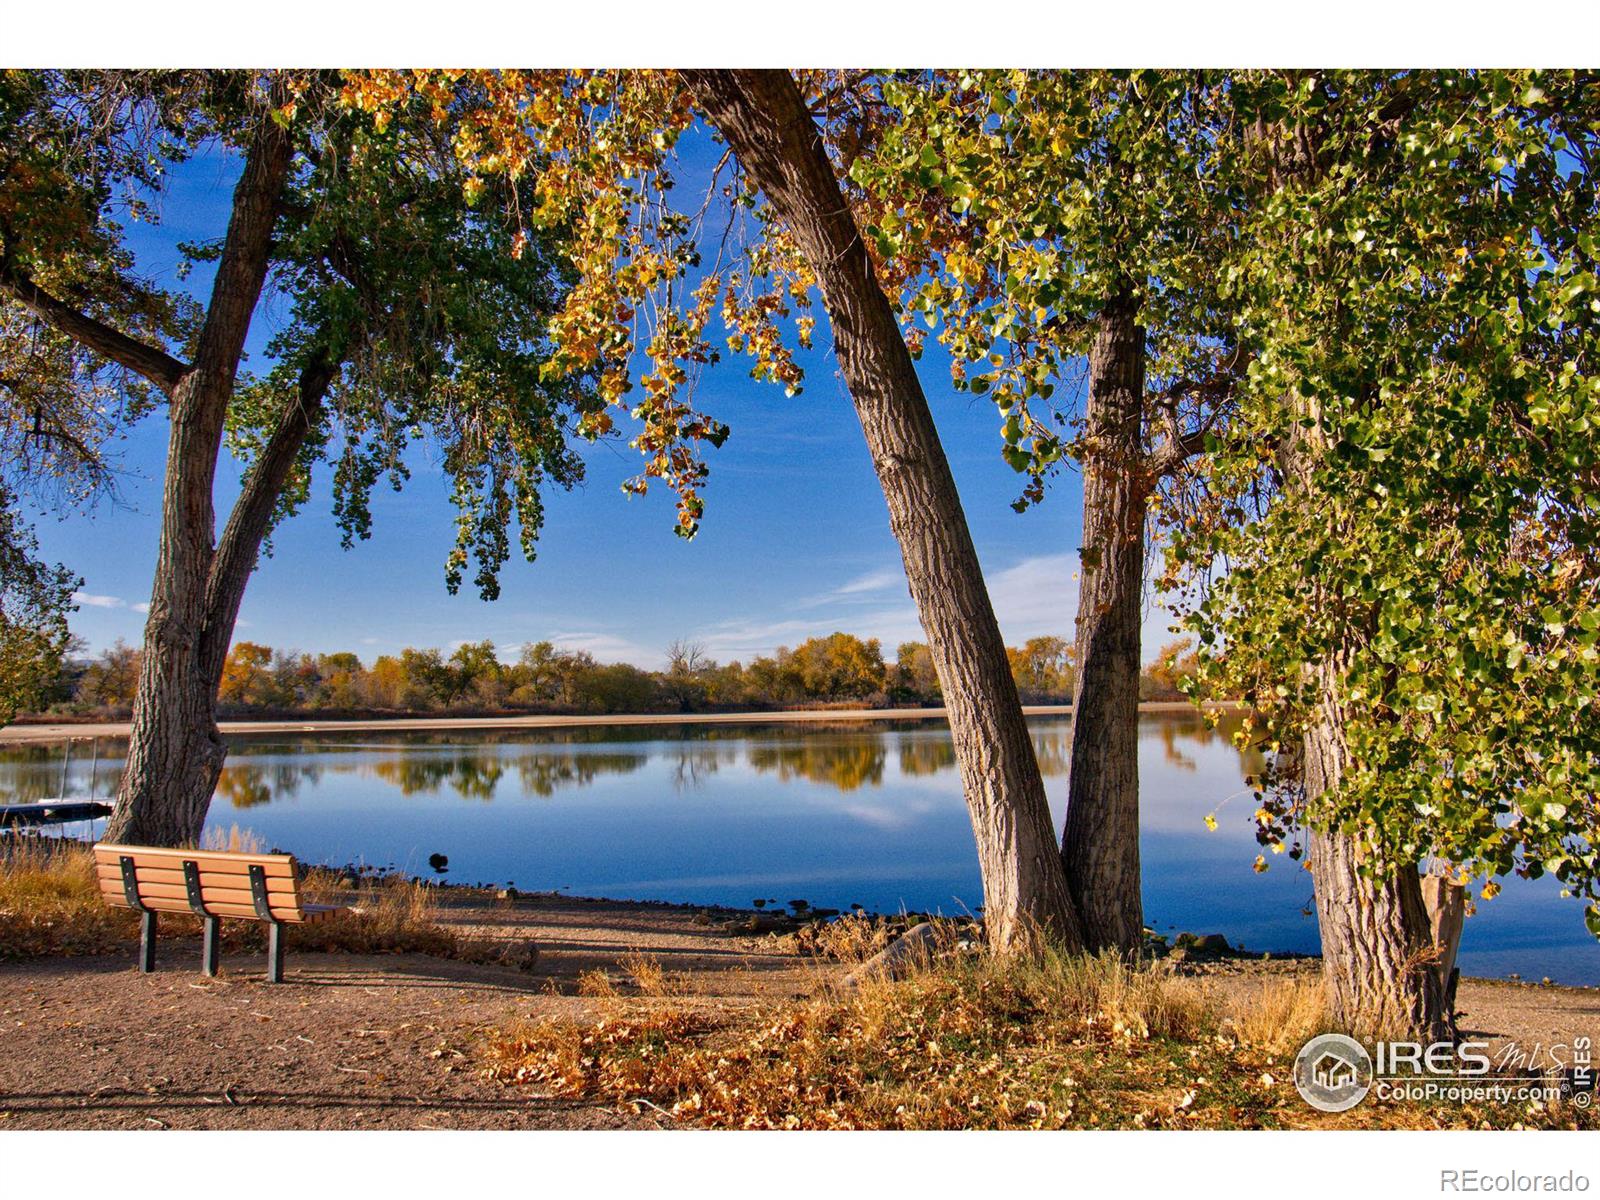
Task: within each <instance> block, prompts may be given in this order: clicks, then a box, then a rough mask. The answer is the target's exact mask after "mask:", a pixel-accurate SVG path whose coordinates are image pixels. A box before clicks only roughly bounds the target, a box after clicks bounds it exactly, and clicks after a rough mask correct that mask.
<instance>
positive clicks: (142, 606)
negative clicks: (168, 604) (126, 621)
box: [128, 600, 150, 616]
mask: <svg viewBox="0 0 1600 1200" xmlns="http://www.w3.org/2000/svg"><path fill="white" fill-rule="evenodd" d="M128 607H129V608H131V609H133V611H134V612H136V613H139V614H141V615H143V616H149V615H150V603H149V601H147V600H141V601H139V603H137V604H130V605H129V606H128Z"/></svg>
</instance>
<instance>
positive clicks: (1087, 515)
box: [1061, 291, 1149, 954]
mask: <svg viewBox="0 0 1600 1200" xmlns="http://www.w3.org/2000/svg"><path fill="white" fill-rule="evenodd" d="M1144 365H1145V345H1144V330H1143V329H1142V328H1141V327H1140V326H1139V324H1138V319H1137V307H1136V304H1135V302H1134V300H1133V297H1132V296H1131V295H1130V294H1128V293H1127V292H1126V291H1125V292H1123V293H1122V294H1120V295H1118V296H1117V297H1116V298H1115V299H1113V300H1112V301H1111V302H1110V303H1108V304H1107V305H1106V307H1105V310H1104V311H1103V312H1101V314H1100V315H1099V317H1098V318H1097V319H1096V325H1095V335H1094V343H1093V345H1092V347H1091V349H1090V352H1089V400H1088V413H1087V417H1088V437H1089V444H1088V454H1087V455H1086V456H1085V458H1084V465H1083V546H1082V548H1081V549H1080V551H1079V555H1080V558H1081V561H1082V568H1081V571H1080V573H1079V591H1078V628H1077V659H1078V662H1077V681H1076V683H1075V684H1074V685H1073V696H1072V762H1071V767H1070V774H1069V778H1068V784H1067V822H1066V830H1065V832H1064V834H1063V836H1062V839H1061V860H1062V863H1063V865H1064V866H1065V868H1066V875H1067V886H1068V887H1069V888H1070V889H1071V891H1072V898H1073V900H1074V901H1076V902H1077V906H1078V914H1079V916H1080V918H1081V919H1082V921H1083V931H1084V940H1085V942H1086V943H1087V945H1088V947H1089V948H1090V949H1091V950H1101V949H1111V950H1118V951H1121V952H1122V953H1125V954H1132V953H1134V952H1136V951H1137V950H1138V948H1139V946H1140V943H1141V941H1142V940H1143V936H1144V903H1143V897H1142V896H1141V894H1140V878H1139V661H1140V646H1139V626H1140V608H1141V601H1142V598H1143V586H1144V521H1145V502H1146V499H1147V497H1148V495H1149V481H1148V479H1147V477H1146V471H1145V465H1146V464H1145V458H1144V445H1143V429H1142V423H1143V422H1142V418H1143V409H1144Z"/></svg>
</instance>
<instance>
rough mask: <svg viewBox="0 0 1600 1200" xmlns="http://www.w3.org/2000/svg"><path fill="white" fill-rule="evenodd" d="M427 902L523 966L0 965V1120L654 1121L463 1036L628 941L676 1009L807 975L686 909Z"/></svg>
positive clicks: (614, 973)
mask: <svg viewBox="0 0 1600 1200" xmlns="http://www.w3.org/2000/svg"><path fill="white" fill-rule="evenodd" d="M446 917H447V919H449V920H452V921H458V922H462V923H467V922H473V923H475V924H478V925H479V926H480V928H481V927H482V925H483V924H484V923H485V922H488V923H491V924H492V926H493V929H494V932H495V933H496V934H498V935H499V936H503V937H507V938H517V939H522V940H524V941H525V940H526V939H527V938H528V937H530V936H531V937H532V938H534V939H535V940H536V941H537V943H538V946H539V950H540V954H539V960H538V963H537V965H536V967H535V968H534V969H533V970H532V971H529V972H524V971H520V970H516V969H513V968H509V967H499V966H478V965H472V964H467V963H460V962H454V961H446V960H441V959H434V958H428V957H426V956H422V955H391V956H374V957H362V956H354V955H347V954H339V955H334V954H293V953H291V955H290V957H289V963H288V976H287V979H286V981H285V982H284V983H283V984H279V985H276V986H273V985H268V984H267V983H266V982H265V979H264V977H263V968H262V964H261V963H260V962H259V961H255V960H253V959H250V958H229V959H225V960H224V964H223V973H222V975H221V976H219V977H218V978H216V979H206V978H205V977H204V976H202V975H201V974H199V972H198V971H197V969H196V967H197V964H198V961H199V946H198V943H197V942H195V941H191V940H185V939H174V940H172V941H167V940H163V941H162V942H161V943H160V960H159V961H158V963H157V970H156V971H155V973H154V974H151V975H141V974H139V973H138V972H137V971H135V970H133V969H132V953H131V951H130V953H129V954H127V955H117V956H114V957H95V958H52V959H42V960H37V961H32V962H24V963H7V964H3V965H0V1046H3V1050H0V1130H5V1129H73V1128H76V1129H83V1128H91V1129H164V1128H172V1129H388V1128H394V1129H439V1128H470V1129H520V1128H555V1129H561V1128H616V1127H627V1126H641V1127H653V1126H654V1125H655V1122H654V1121H653V1120H651V1119H649V1118H648V1117H635V1116H631V1115H628V1114H619V1113H617V1112H615V1111H613V1110H611V1109H609V1108H595V1107H588V1106H583V1105H575V1104H568V1103H562V1102H558V1101H538V1100H528V1099H526V1098H525V1097H523V1096H521V1095H520V1094H517V1093H514V1092H511V1091H509V1090H508V1089H506V1088H504V1087H502V1086H500V1085H498V1084H494V1083H491V1082H489V1081H487V1080H485V1079H484V1078H483V1077H482V1074H481V1072H480V1071H479V1070H478V1066H477V1063H476V1061H475V1060H474V1044H475V1039H476V1038H477V1037H478V1036H479V1031H480V1030H482V1029H483V1028H485V1027H489V1026H495V1025H502V1024H504V1023H506V1022H508V1021H510V1020H513V1019H516V1018H518V1017H530V1016H556V1015H569V1016H576V1015H581V1014H583V1013H585V1012H586V1011H589V1010H591V1009H593V1007H594V1006H595V1004H596V1001H595V1000H593V999H590V998H587V997H584V996H581V995H578V994H576V993H577V990H578V980H579V976H580V975H581V974H582V973H583V972H587V971H593V970H596V969H601V970H605V971H607V973H608V974H609V975H610V977H611V978H612V979H613V980H614V981H616V983H617V985H618V988H619V990H620V991H623V992H626V991H627V990H628V985H627V983H626V976H625V972H624V971H623V970H622V968H621V966H620V965H619V964H620V962H621V960H622V959H623V958H624V957H625V956H626V955H627V954H628V953H629V952H638V953H640V954H643V955H646V956H649V957H651V958H654V959H656V960H658V961H659V962H660V964H661V965H662V967H663V968H664V969H666V970H667V971H668V972H673V973H679V974H681V975H683V976H685V977H687V981H686V982H687V987H688V989H689V991H690V993H691V994H690V995H689V996H687V997H686V998H684V999H683V1000H681V1001H676V1002H677V1003H683V1004H696V1003H705V1004H716V1005H718V1006H729V1005H744V1004H752V1003H755V1002H757V1001H759V1000H762V999H776V998H780V997H788V996H790V995H794V994H796V993H797V992H804V991H808V990H809V989H810V987H811V986H812V984H813V983H814V981H815V974H814V972H815V968H813V967H810V966H809V965H807V964H806V963H803V962H802V961H801V960H798V959H796V958H793V957H790V956H782V957H780V956H776V955H773V954H772V953H770V951H767V950H764V949H763V947H762V945H761V943H759V942H757V941H755V940H747V939H735V938H730V937H728V936H727V935H724V934H721V933H717V932H712V931H710V930H708V929H705V928H703V927H701V926H697V925H695V924H694V923H693V913H692V911H689V910H683V909H664V908H648V907H642V906H637V905H623V904H608V903H603V902H602V903H585V902H581V901H577V902H575V901H569V900H559V901H533V902H523V903H519V904H517V905H515V906H512V907H510V908H499V907H497V908H495V909H491V910H461V911H458V912H454V913H447V914H446Z"/></svg>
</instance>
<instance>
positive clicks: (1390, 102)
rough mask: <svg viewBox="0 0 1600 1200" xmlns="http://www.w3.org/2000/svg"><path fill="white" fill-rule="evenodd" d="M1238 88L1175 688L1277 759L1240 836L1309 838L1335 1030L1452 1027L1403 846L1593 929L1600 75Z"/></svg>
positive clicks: (1259, 82) (1179, 549) (1278, 842)
mask: <svg viewBox="0 0 1600 1200" xmlns="http://www.w3.org/2000/svg"><path fill="white" fill-rule="evenodd" d="M1233 94H1234V96H1235V98H1236V101H1237V103H1238V104H1239V106H1240V111H1241V114H1242V115H1243V116H1244V118H1245V119H1246V121H1247V123H1248V125H1249V126H1250V128H1251V130H1252V133H1253V136H1252V139H1251V141H1252V152H1251V154H1250V156H1249V157H1248V159H1247V160H1245V164H1246V165H1247V166H1248V168H1249V169H1250V171H1252V172H1253V178H1251V179H1250V180H1249V181H1248V186H1249V187H1250V189H1251V193H1252V199H1251V201H1250V209H1251V213H1250V216H1249V218H1248V221H1247V223H1246V225H1245V235H1246V236H1245V237H1243V238H1242V239H1241V242H1240V249H1241V253H1240V254H1239V255H1238V256H1237V258H1236V259H1235V260H1234V261H1233V263H1232V264H1231V265H1230V270H1229V278H1230V281H1231V283H1230V298H1231V299H1232V301H1233V302H1234V303H1236V304H1237V306H1238V310H1239V314H1240V324H1241V326H1242V327H1243V328H1245V329H1246V330H1247V331H1248V333H1247V338H1248V341H1249V343H1250V345H1251V346H1252V347H1253V348H1254V353H1255V360H1254V362H1253V363H1252V365H1251V368H1250V372H1249V377H1248V382H1247V384H1246V385H1245V386H1244V388H1243V389H1242V391H1241V394H1240V397H1239V409H1238V411H1237V412H1236V414H1235V415H1234V419H1233V420H1232V421H1231V422H1230V423H1229V425H1228V427H1227V428H1226V429H1225V430H1222V431H1220V433H1219V435H1218V436H1217V437H1216V439H1215V445H1214V447H1213V453H1212V454H1211V456H1210V458H1211V462H1212V474H1211V492H1210V502H1209V503H1208V504H1206V505H1204V506H1202V507H1200V508H1199V509H1197V510H1196V511H1195V513H1194V514H1192V516H1193V519H1192V520H1191V521H1189V522H1188V523H1187V528H1186V529H1185V531H1183V532H1182V533H1180V535H1179V537H1178V539H1177V543H1176V547H1175V550H1176V554H1175V561H1176V562H1178V563H1179V564H1180V565H1182V566H1183V567H1185V568H1186V569H1189V570H1191V571H1193V572H1194V574H1195V576H1196V577H1197V578H1198V579H1199V580H1200V581H1202V583H1203V584H1205V586H1204V587H1203V588H1202V589H1201V594H1200V597H1199V603H1198V607H1197V609H1196V611H1195V613H1194V614H1193V617H1192V620H1191V623H1192V625H1193V627H1194V628H1195V629H1196V630H1197V631H1198V632H1199V634H1200V636H1201V640H1202V646H1201V658H1200V667H1201V669H1200V677H1199V682H1200V683H1201V684H1202V685H1210V686H1212V687H1214V688H1220V689H1221V690H1222V693H1223V694H1227V695H1243V696H1244V697H1245V698H1246V699H1247V700H1248V701H1249V702H1250V703H1251V705H1252V707H1253V709H1254V714H1253V717H1252V720H1251V724H1252V725H1253V728H1252V729H1250V730H1248V731H1247V736H1249V737H1254V738H1259V739H1262V740H1263V741H1264V743H1265V744H1266V745H1267V746H1268V747H1269V748H1271V749H1273V750H1280V751H1282V752H1283V753H1282V754H1280V755H1279V757H1278V760H1277V765H1276V770H1275V772H1274V773H1272V774H1271V775H1270V776H1269V778H1268V779H1267V781H1266V782H1267V785H1268V786H1267V787H1266V789H1265V791H1264V794H1263V797H1262V802H1261V807H1260V810H1259V812H1258V813H1257V820H1258V822H1259V825H1260V833H1259V837H1260V839H1261V840H1262V841H1263V843H1265V844H1266V845H1268V846H1270V847H1271V849H1272V850H1275V851H1283V850H1285V849H1287V852H1288V853H1289V855H1290V856H1291V857H1299V856H1300V855H1301V854H1302V853H1306V854H1308V858H1309V867H1310V870H1311V872H1312V874H1313V877H1314V881H1315V888H1316V902H1317V914H1318V921H1319V925H1320V928H1321V936H1322V946H1323V963H1324V973H1325V976H1326V979H1327V983H1328V989H1329V995H1330V999H1331V1002H1332V1008H1333V1014H1334V1017H1335V1019H1336V1020H1337V1021H1338V1022H1339V1023H1341V1024H1343V1025H1346V1026H1348V1027H1352V1028H1360V1029H1367V1030H1386V1031H1396V1030H1398V1031H1404V1032H1409V1033H1414V1034H1419V1035H1422V1036H1427V1037H1440V1036H1446V1035H1448V1034H1449V1033H1450V1032H1451V1031H1452V1027H1453V1014H1452V1013H1451V1011H1450V1005H1449V1003H1448V987H1447V981H1446V980H1445V979H1444V978H1442V975H1441V973H1440V972H1439V971H1438V970H1437V969H1436V964H1437V962H1438V960H1439V957H1440V953H1441V949H1442V947H1441V945H1440V941H1439V939H1438V938H1437V937H1436V936H1435V933H1434V931H1433V929H1432V927H1431V924H1430V919H1429V913H1428V911H1427V905H1426V903H1425V900H1424V894H1423V890H1422V876H1421V875H1420V874H1419V864H1424V863H1428V862H1431V863H1432V864H1433V865H1434V868H1435V870H1438V871H1443V872H1445V873H1447V874H1448V875H1449V876H1450V877H1451V878H1452V879H1454V880H1455V881H1457V882H1466V881H1468V880H1469V879H1470V878H1471V877H1473V876H1475V875H1480V874H1482V875H1487V876H1489V877H1490V879H1489V881H1488V882H1487V883H1485V884H1484V885H1483V896H1484V897H1485V899H1488V898H1490V897H1492V896H1493V894H1494V893H1495V891H1497V890H1498V887H1499V885H1498V883H1497V882H1495V879H1494V877H1497V876H1502V875H1505V874H1508V873H1513V872H1514V873H1516V874H1519V875H1524V876H1530V877H1536V876H1539V875H1542V874H1546V873H1550V874H1554V875H1555V876H1557V877H1558V878H1559V879H1560V880H1561V881H1562V883H1563V885H1564V886H1565V889H1566V890H1567V891H1568V892H1571V893H1573V894H1575V895H1577V896H1579V897H1581V898H1583V899H1584V900H1586V901H1587V905H1588V907H1587V915H1588V921H1589V924H1590V927H1591V928H1592V929H1594V930H1595V931H1596V932H1597V933H1600V873H1597V869H1596V868H1597V860H1596V829H1597V824H1600V720H1597V719H1596V711H1595V705H1596V697H1597V690H1600V557H1597V552H1596V546H1597V545H1600V439H1597V438H1596V436H1595V430H1596V428H1597V426H1600V378H1597V377H1596V375H1595V369H1596V365H1597V350H1600V342H1597V337H1596V335H1597V330H1600V274H1597V267H1596V263H1597V249H1600V247H1597V245H1596V235H1595V230H1596V228H1597V217H1600V212H1597V194H1600V193H1597V183H1600V180H1597V176H1596V166H1597V158H1596V156H1597V154H1600V91H1597V89H1596V86H1595V83H1594V80H1593V79H1592V78H1590V77H1587V76H1584V75H1579V74H1571V73H1548V74H1545V73H1539V72H1501V71H1493V72H1456V71H1448V72H1416V73H1403V74H1397V75H1390V74H1377V73H1359V72H1333V73H1245V74H1242V75H1240V76H1239V77H1237V78H1236V79H1235V80H1234V83H1233ZM1224 563H1225V564H1226V566H1227V569H1226V571H1225V572H1221V571H1220V570H1219V568H1220V567H1221V566H1222V565H1223V564H1224ZM1307 835H1308V843H1309V844H1307V840H1306V839H1307ZM1264 862H1265V859H1263V863H1264Z"/></svg>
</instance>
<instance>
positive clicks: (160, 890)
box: [100, 875, 305, 912]
mask: <svg viewBox="0 0 1600 1200" xmlns="http://www.w3.org/2000/svg"><path fill="white" fill-rule="evenodd" d="M100 890H101V891H102V892H104V893H105V894H106V895H107V896H118V897H120V896H122V895H123V892H122V881H121V880H120V879H102V880H101V881H100ZM200 896H201V899H202V900H204V902H205V904H206V907H208V908H209V907H211V906H212V905H214V904H243V905H246V906H247V907H249V908H250V909H251V910H252V911H254V909H255V902H256V901H255V895H254V893H252V892H251V891H250V889H249V888H238V887H206V886H205V885H204V883H203V882H202V884H201V888H200ZM139 898H140V899H141V900H148V899H151V898H155V899H157V900H182V901H183V902H184V906H185V907H187V906H188V903H189V889H188V888H187V887H185V886H184V885H183V884H181V883H177V884H173V883H147V882H146V881H145V878H144V876H143V875H141V876H139ZM267 903H268V904H270V905H271V906H272V908H273V911H277V910H278V909H280V908H281V909H283V910H284V911H286V912H292V911H294V910H295V909H297V908H303V907H305V906H304V905H302V904H300V903H299V901H298V899H297V898H296V896H295V895H294V894H293V893H292V892H268V893H267Z"/></svg>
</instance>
